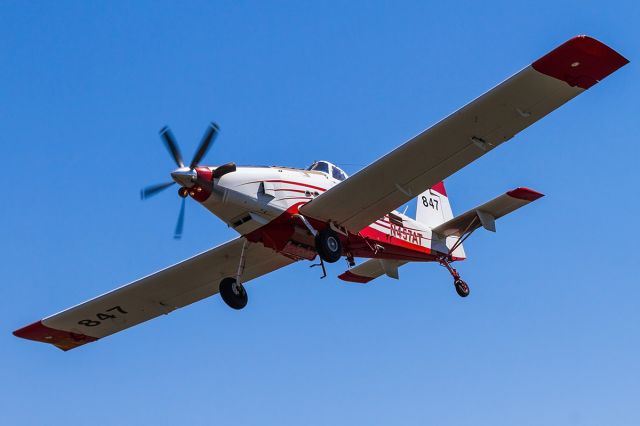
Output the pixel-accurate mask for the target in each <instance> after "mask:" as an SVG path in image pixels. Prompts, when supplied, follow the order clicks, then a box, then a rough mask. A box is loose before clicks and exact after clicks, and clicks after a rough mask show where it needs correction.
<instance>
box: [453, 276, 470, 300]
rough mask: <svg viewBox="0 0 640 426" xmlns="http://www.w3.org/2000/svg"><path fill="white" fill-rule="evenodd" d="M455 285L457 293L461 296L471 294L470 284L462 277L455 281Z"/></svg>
mask: <svg viewBox="0 0 640 426" xmlns="http://www.w3.org/2000/svg"><path fill="white" fill-rule="evenodd" d="M453 285H454V286H455V287H456V293H458V296H460V297H467V296H468V295H469V286H468V285H467V283H466V282H464V281H462V280H461V279H457V280H455V281H454V282H453Z"/></svg>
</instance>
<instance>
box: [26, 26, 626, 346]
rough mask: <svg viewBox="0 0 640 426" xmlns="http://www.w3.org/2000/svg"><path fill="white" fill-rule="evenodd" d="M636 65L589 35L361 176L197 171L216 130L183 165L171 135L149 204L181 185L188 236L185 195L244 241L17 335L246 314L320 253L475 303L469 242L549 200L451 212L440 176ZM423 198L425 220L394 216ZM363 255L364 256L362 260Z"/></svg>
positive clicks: (513, 198) (523, 192)
mask: <svg viewBox="0 0 640 426" xmlns="http://www.w3.org/2000/svg"><path fill="white" fill-rule="evenodd" d="M627 63H628V60H627V59H625V58H624V57H623V56H621V55H620V54H618V53H617V52H615V51H614V50H612V49H611V48H609V47H608V46H606V45H604V44H602V43H601V42H599V41H597V40H595V39H593V38H591V37H588V36H578V37H575V38H572V39H570V40H569V41H567V42H565V43H564V44H562V45H560V46H559V47H557V48H556V49H554V50H552V51H551V52H550V53H548V54H546V55H545V56H543V57H541V58H540V59H538V60H537V61H535V62H533V63H532V64H530V65H529V66H527V67H525V68H524V69H522V70H521V71H519V72H518V73H516V74H515V75H513V76H512V77H510V78H508V79H507V80H505V81H503V82H502V83H500V84H499V85H497V86H496V87H494V88H493V89H491V90H490V91H488V92H486V93H485V94H483V95H482V96H480V97H479V98H477V99H475V100H474V101H472V102H471V103H469V104H467V105H466V106H464V107H463V108H461V109H459V110H458V111H456V112H454V113H453V114H451V115H449V116H448V117H446V118H445V119H443V120H442V121H440V122H439V123H437V124H435V125H433V126H432V127H430V128H428V129H427V130H425V131H423V132H422V133H420V134H419V135H417V136H416V137H414V138H413V139H411V140H409V141H408V142H406V143H404V144H403V145H400V146H399V147H397V148H396V149H394V150H393V151H391V152H390V153H388V154H387V155H384V156H383V157H381V158H380V159H378V160H377V161H375V162H373V163H372V164H370V165H368V166H366V167H365V168H363V169H362V170H360V171H359V172H357V173H356V174H354V175H353V176H351V177H347V175H346V174H345V172H344V171H342V170H341V169H340V168H339V167H337V166H335V165H334V164H331V163H329V162H327V161H316V162H315V163H313V164H312V165H311V166H310V167H309V168H307V169H304V170H303V169H297V168H293V167H280V166H270V167H238V166H236V165H235V164H234V163H229V164H224V165H221V166H203V165H200V162H201V160H202V159H203V157H204V155H205V154H206V152H207V150H208V149H209V147H210V146H211V143H212V142H213V140H214V138H215V136H216V135H217V133H218V126H217V125H216V124H213V123H212V124H211V125H210V126H209V127H208V128H207V131H206V133H205V135H204V137H203V139H202V141H201V143H200V146H199V148H198V150H197V151H196V154H195V155H194V158H193V160H192V161H191V163H190V164H189V165H188V166H186V165H185V163H184V162H183V160H182V155H181V154H180V150H179V149H178V145H177V144H176V141H175V138H174V136H173V134H172V132H171V131H170V130H169V129H168V128H167V127H165V128H163V129H162V130H161V131H160V136H161V139H162V140H163V142H164V144H165V145H166V147H167V148H168V150H169V152H170V153H171V156H172V157H173V160H174V161H175V163H176V165H177V168H176V169H175V170H174V171H172V172H171V177H172V178H173V180H172V181H171V182H168V183H164V184H160V185H154V186H150V187H147V188H146V189H144V190H143V191H142V197H143V198H147V197H150V196H152V195H154V194H156V193H158V192H160V191H161V190H163V189H166V188H168V187H169V186H171V185H173V184H176V183H177V184H178V185H179V189H178V194H179V195H180V197H182V207H181V209H180V215H179V218H178V224H177V226H176V235H177V236H179V235H180V233H181V232H182V224H183V219H184V203H185V199H186V198H187V197H190V198H193V199H194V200H196V201H197V202H199V203H200V204H202V206H203V207H205V208H206V209H208V210H209V211H210V212H211V213H213V214H214V215H216V216H217V217H219V218H220V219H222V221H224V222H225V223H226V224H227V225H228V226H230V227H232V228H233V229H235V230H236V231H237V232H238V234H240V235H239V236H238V237H237V238H235V239H233V240H231V241H228V242H226V243H224V244H222V245H219V246H217V247H215V248H212V249H210V250H207V251H205V252H204V253H201V254H199V255H197V256H195V257H192V258H190V259H187V260H185V261H183V262H180V263H178V264H176V265H173V266H170V267H168V268H166V269H163V270H161V271H159V272H156V273H154V274H151V275H149V276H146V277H144V278H142V279H139V280H137V281H134V282H133V283H130V284H127V285H125V286H122V287H120V288H117V289H115V290H113V291H110V292H108V293H106V294H103V295H102V296H98V297H96V298H94V299H91V300H89V301H87V302H84V303H81V304H79V305H77V306H74V307H72V308H69V309H67V310H64V311H62V312H60V313H57V314H55V315H52V316H49V317H46V318H44V319H43V320H41V321H37V322H35V323H33V324H31V325H28V326H26V327H23V328H21V329H19V330H16V331H14V334H15V335H16V336H18V337H22V338H25V339H31V340H35V341H39V342H45V343H50V344H53V345H55V346H57V347H58V348H60V349H62V350H65V351H66V350H69V349H73V348H76V347H78V346H81V345H84V344H86V343H89V342H93V341H96V340H98V339H101V338H103V337H105V336H108V335H111V334H114V333H116V332H119V331H122V330H124V329H126V328H129V327H132V326H134V325H136V324H139V323H141V322H144V321H147V320H150V319H152V318H155V317H157V316H159V315H161V314H168V313H169V312H171V311H173V310H175V309H178V308H181V307H183V306H186V305H189V304H191V303H194V302H196V301H198V300H201V299H204V298H207V297H209V296H212V295H214V294H216V293H220V296H221V297H222V299H223V300H224V302H225V303H226V304H227V305H229V306H230V307H231V308H233V309H242V308H244V307H245V305H246V304H247V300H248V298H247V291H246V289H245V287H244V285H243V284H244V283H246V282H248V281H250V280H253V279H255V278H258V277H260V276H262V275H265V274H268V273H269V272H272V271H275V270H276V269H279V268H282V267H284V266H287V265H289V264H292V263H294V262H297V261H300V260H309V261H311V260H314V259H315V258H316V257H319V264H318V265H319V266H320V267H321V268H322V271H323V272H324V276H326V271H325V268H324V264H325V262H327V263H333V262H336V261H338V260H339V259H340V258H341V257H343V256H344V257H345V258H346V260H347V263H348V269H347V270H346V271H345V272H344V273H343V274H341V275H340V276H339V278H340V279H342V280H344V281H349V282H354V283H367V282H369V281H371V280H373V279H375V278H377V277H379V276H382V275H387V276H389V277H393V278H398V268H399V267H401V266H402V265H404V264H406V263H408V262H437V263H439V264H440V265H442V266H444V267H445V268H446V269H447V270H448V271H449V273H450V274H451V276H452V277H453V282H454V287H455V290H456V291H457V293H458V294H459V295H460V296H462V297H466V296H467V295H468V294H469V287H468V286H467V284H466V283H465V282H464V281H463V280H462V279H461V278H460V275H459V274H458V272H457V271H456V270H455V269H454V268H453V267H452V266H451V264H452V263H453V262H455V261H459V260H463V259H465V257H466V256H465V252H464V248H463V245H462V243H463V242H464V240H465V239H466V238H467V237H469V235H471V234H472V233H473V232H474V231H475V230H476V229H479V228H485V229H487V230H489V231H494V232H495V230H496V227H495V221H496V219H499V218H500V217H502V216H504V215H506V214H508V213H511V212H513V211H514V210H516V209H518V208H520V207H523V206H525V205H526V204H529V203H530V202H532V201H535V200H537V199H538V198H540V197H542V194H540V193H539V192H536V191H534V190H531V189H527V188H516V189H513V190H511V191H508V192H506V193H505V194H503V195H500V196H499V197H497V198H494V199H493V200H491V201H488V202H486V203H484V204H481V205H479V206H478V207H475V208H472V209H470V210H469V211H467V212H466V213H464V214H461V215H459V216H454V215H453V214H452V211H451V205H450V203H449V198H448V195H447V191H446V190H445V187H444V183H443V180H444V179H445V178H447V177H448V176H451V175H452V174H453V173H455V172H456V171H458V170H460V169H461V168H463V167H464V166H466V165H467V164H469V163H471V162H473V161H475V160H476V159H478V158H480V157H481V156H483V155H484V154H486V153H487V152H489V151H491V150H493V149H494V148H496V147H497V146H499V145H501V144H502V143H504V142H506V141H508V140H509V139H511V138H512V137H513V136H514V135H516V134H517V133H518V132H520V131H521V130H523V129H525V128H527V127H529V126H530V125H531V124H533V123H535V122H536V121H538V120H539V119H541V118H542V117H544V116H545V115H547V114H549V113H550V112H551V111H553V110H555V109H556V108H558V107H559V106H561V105H562V104H564V103H565V102H567V101H569V100H570V99H572V98H574V97H575V96H577V95H579V94H581V93H582V92H584V91H585V90H586V89H589V88H590V87H591V86H593V85H594V84H596V83H597V82H599V81H600V80H602V79H603V78H605V77H606V76H608V75H609V74H611V73H613V72H614V71H616V70H617V69H619V68H620V67H622V66H623V65H625V64H627ZM413 198H417V210H416V217H415V219H414V218H411V217H408V216H407V215H405V214H403V213H400V212H398V211H395V210H394V209H397V208H399V207H400V206H402V205H403V204H405V203H407V202H408V201H410V200H411V199H413ZM356 258H365V259H367V260H366V261H364V262H362V263H360V264H359V265H357V266H356V263H355V259H356ZM312 266H314V265H312Z"/></svg>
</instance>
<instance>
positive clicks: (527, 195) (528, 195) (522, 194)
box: [507, 188, 544, 201]
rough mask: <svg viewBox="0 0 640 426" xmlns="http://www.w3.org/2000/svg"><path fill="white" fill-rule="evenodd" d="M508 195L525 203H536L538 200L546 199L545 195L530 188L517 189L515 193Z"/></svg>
mask: <svg viewBox="0 0 640 426" xmlns="http://www.w3.org/2000/svg"><path fill="white" fill-rule="evenodd" d="M507 195H509V196H510V197H513V198H518V199H520V200H525V201H535V200H537V199H538V198H542V197H544V194H541V193H539V192H538V191H534V190H533V189H529V188H516V189H514V190H513V191H509V192H507Z"/></svg>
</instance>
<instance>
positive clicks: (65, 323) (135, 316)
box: [13, 237, 294, 351]
mask: <svg viewBox="0 0 640 426" xmlns="http://www.w3.org/2000/svg"><path fill="white" fill-rule="evenodd" d="M244 241H245V240H244V238H242V237H240V238H236V239H235V240H232V241H229V242H227V243H225V244H222V245H220V246H218V247H215V248H212V249H210V250H207V251H205V252H204V253H201V254H199V255H197V256H194V257H192V258H190V259H187V260H185V261H182V262H180V263H178V264H176V265H173V266H170V267H168V268H166V269H163V270H162V271H159V272H156V273H155V274H152V275H149V276H147V277H144V278H142V279H140V280H138V281H135V282H133V283H131V284H127V285H125V286H122V287H120V288H118V289H115V290H113V291H110V292H109V293H106V294H103V295H102V296H99V297H96V298H95V299H91V300H89V301H87V302H84V303H82V304H80V305H77V306H74V307H73V308H69V309H67V310H65V311H62V312H60V313H57V314H55V315H52V316H50V317H47V318H45V319H43V320H41V321H37V322H35V323H33V324H31V325H28V326H26V327H23V328H21V329H19V330H16V331H14V332H13V334H14V335H16V336H18V337H22V338H25V339H30V340H36V341H39V342H44V343H51V344H53V345H55V346H57V347H58V348H60V349H62V350H65V351H66V350H69V349H73V348H76V347H78V346H81V345H84V344H85V343H90V342H93V341H96V340H98V339H100V338H102V337H105V336H109V335H110V334H113V333H117V332H118V331H122V330H124V329H126V328H129V327H132V326H134V325H136V324H140V323H141V322H144V321H147V320H150V319H152V318H155V317H157V316H159V315H162V314H168V313H169V312H171V311H173V310H174V309H178V308H181V307H183V306H186V305H189V304H191V303H194V302H197V301H198V300H201V299H204V298H206V297H209V296H211V295H214V294H216V293H218V284H219V283H220V280H221V279H222V278H224V277H229V276H232V277H235V275H236V273H237V269H238V263H239V259H240V253H241V251H242V245H243V244H244ZM245 256H246V257H245V268H244V273H243V275H242V279H243V282H247V281H249V280H252V279H254V278H257V277H260V276H262V275H265V274H268V273H269V272H272V271H275V270H276V269H279V268H282V267H283V266H286V265H289V264H291V263H293V262H294V261H293V260H292V259H289V258H288V257H285V256H282V255H280V254H278V253H277V252H275V251H273V250H271V249H268V248H265V247H264V246H263V245H262V244H249V245H248V247H247V249H246V252H245Z"/></svg>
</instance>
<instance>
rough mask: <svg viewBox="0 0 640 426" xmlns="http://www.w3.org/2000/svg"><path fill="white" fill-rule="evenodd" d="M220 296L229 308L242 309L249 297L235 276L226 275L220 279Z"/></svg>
mask: <svg viewBox="0 0 640 426" xmlns="http://www.w3.org/2000/svg"><path fill="white" fill-rule="evenodd" d="M220 296H221V297H222V300H224V303H226V304H227V305H228V306H229V307H230V308H233V309H242V308H244V307H245V306H247V302H248V301H249V297H248V296H247V290H245V288H244V286H243V285H242V284H240V283H238V282H237V281H236V279H235V278H231V277H227V278H225V279H223V280H222V281H220Z"/></svg>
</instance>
